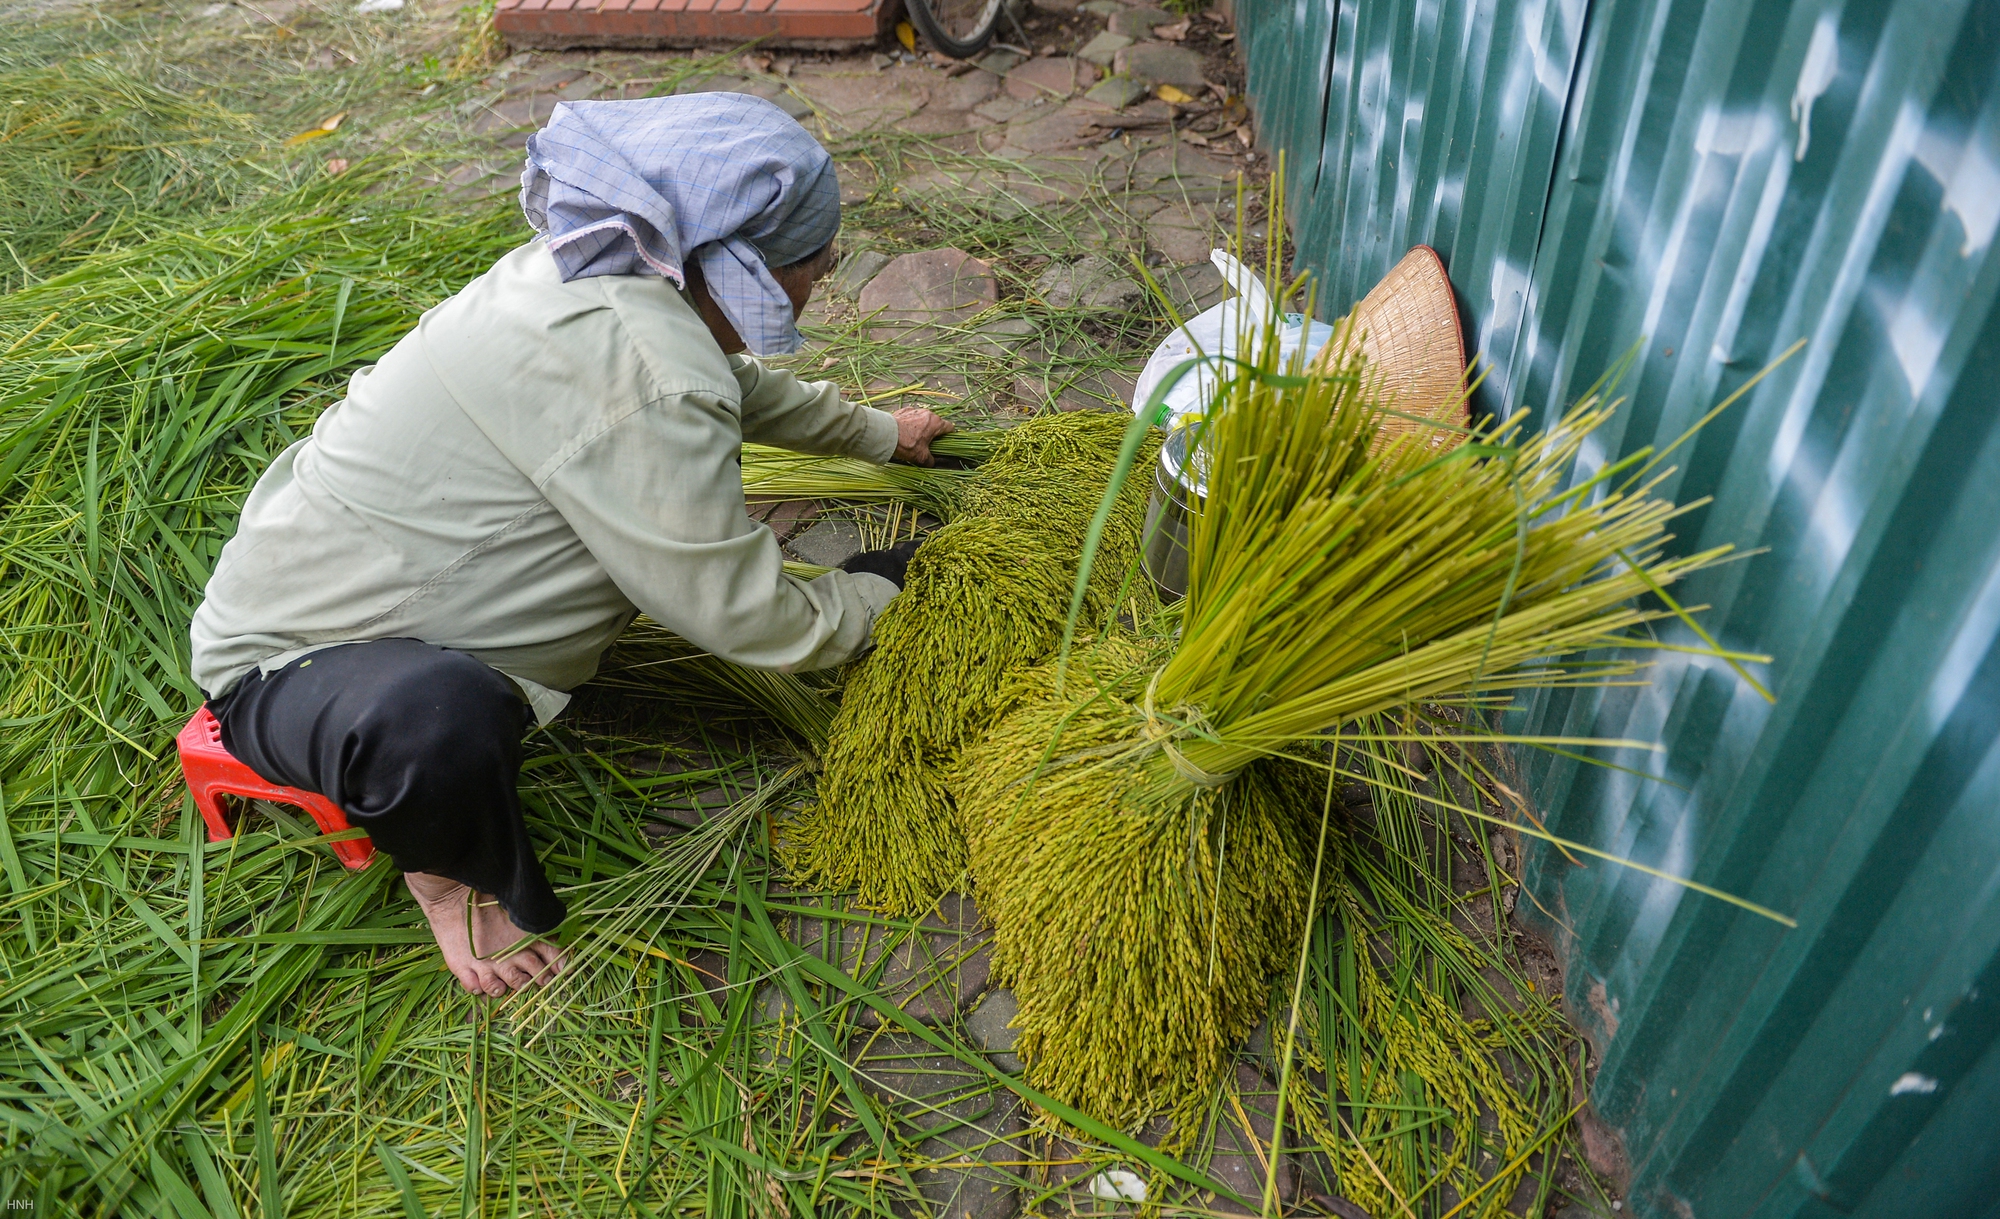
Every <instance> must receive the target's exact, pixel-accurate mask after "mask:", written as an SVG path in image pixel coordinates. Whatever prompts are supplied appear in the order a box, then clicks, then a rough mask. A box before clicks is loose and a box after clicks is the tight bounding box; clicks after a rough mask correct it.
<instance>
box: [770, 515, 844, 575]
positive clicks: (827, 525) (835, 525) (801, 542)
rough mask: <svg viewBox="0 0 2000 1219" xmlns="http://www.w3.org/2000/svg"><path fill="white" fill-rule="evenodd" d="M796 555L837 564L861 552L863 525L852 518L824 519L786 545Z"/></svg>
mask: <svg viewBox="0 0 2000 1219" xmlns="http://www.w3.org/2000/svg"><path fill="white" fill-rule="evenodd" d="M785 549H786V550H788V551H790V552H791V555H792V557H793V558H795V559H797V560H798V561H799V562H801V563H815V564H818V565H819V566H821V567H838V566H840V565H841V564H842V563H845V562H846V561H847V560H849V559H851V558H853V557H854V556H855V555H858V554H860V553H861V527H860V526H859V525H856V524H855V523H854V522H853V521H821V522H820V523H819V524H817V525H814V526H813V527H812V528H811V529H808V530H806V531H805V532H804V533H802V534H800V535H799V536H797V537H795V538H793V539H792V540H791V541H789V542H787V543H786V544H785Z"/></svg>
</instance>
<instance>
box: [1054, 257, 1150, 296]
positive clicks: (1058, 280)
mask: <svg viewBox="0 0 2000 1219" xmlns="http://www.w3.org/2000/svg"><path fill="white" fill-rule="evenodd" d="M1035 291H1036V293H1037V294H1038V295H1039V296H1041V298H1042V299H1043V300H1045V301H1047V302H1048V303H1049V304H1050V305H1052V306H1054V307H1055V308H1057V309H1076V308H1083V309H1129V308H1131V307H1132V306H1133V305H1136V304H1138V303H1139V302H1140V301H1141V300H1144V299H1145V296H1146V289H1145V287H1144V286H1143V285H1142V284H1140V283H1139V281H1138V280H1136V279H1134V278H1133V277H1132V276H1131V274H1130V273H1129V272H1128V271H1126V270H1125V268H1124V267H1122V266H1121V265H1119V264H1118V263H1115V262H1113V261H1112V260H1111V259H1109V258H1106V257H1104V256H1103V255H1102V254H1092V255H1089V256H1088V257H1085V258H1080V259H1078V260H1077V261H1075V262H1073V263H1070V264H1068V265H1062V264H1057V265H1056V266H1053V267H1050V268H1049V269H1048V270H1046V271H1044V272H1042V275H1041V278H1039V279H1037V280H1036V281H1035Z"/></svg>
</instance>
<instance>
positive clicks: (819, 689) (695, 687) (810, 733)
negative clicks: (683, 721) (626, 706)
mask: <svg viewBox="0 0 2000 1219" xmlns="http://www.w3.org/2000/svg"><path fill="white" fill-rule="evenodd" d="M596 680H597V683H598V684H599V685H602V686H605V687H607V688H609V689H614V690H618V691H620V692H622V693H626V694H630V695H633V696H636V697H639V698H647V699H667V700H670V701H672V702H674V703H676V704H678V705H680V706H689V707H714V708H719V709H723V710H737V709H741V708H743V707H745V706H749V707H752V708H755V709H757V710H759V711H762V712H764V713H765V714H766V715H768V716H770V717H771V718H772V719H774V720H776V721H777V722H778V723H779V724H780V725H782V726H783V727H784V728H786V729H787V730H788V731H790V732H791V733H793V734H794V735H795V736H797V737H798V738H799V739H800V740H801V741H803V742H804V743H805V744H806V745H808V746H810V747H811V748H812V749H814V750H818V749H820V748H821V747H823V746H824V745H825V743H826V739H827V736H828V735H829V734H830V733H831V732H832V730H833V720H834V714H835V712H836V711H837V710H838V709H839V708H838V706H837V705H836V704H835V703H834V701H833V699H832V698H831V697H829V696H828V694H827V691H826V688H825V685H824V684H822V683H824V682H826V681H827V678H826V677H823V676H821V675H819V674H797V673H780V672H778V671H776V670H773V669H752V668H748V667H746V666H744V665H739V664H732V663H731V662H729V661H726V660H723V659H721V658H719V657H716V656H711V655H709V654H708V653H706V652H703V651H701V650H700V649H699V648H696V647H695V646H694V645H693V644H690V643H688V642H687V641H686V640H684V639H682V638H681V637H680V636H678V635H675V634H674V633H673V632H671V631H669V630H667V629H666V628H665V627H663V626H661V625H660V624H659V623H657V622H654V621H653V620H652V619H650V618H645V617H641V618H639V619H637V620H636V621H634V622H633V623H632V625H631V626H629V627H627V628H626V629H625V633H624V634H623V635H620V636H619V637H618V642H617V643H616V644H614V645H612V648H611V650H610V651H609V652H608V653H606V654H605V657H604V660H603V663H602V664H601V665H599V667H598V673H597V679H596Z"/></svg>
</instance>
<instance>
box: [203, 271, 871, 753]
mask: <svg viewBox="0 0 2000 1219" xmlns="http://www.w3.org/2000/svg"><path fill="white" fill-rule="evenodd" d="M745 440H755V441H759V442H761V443H764V444H769V445H777V446H780V447H783V448H787V449H794V450H797V451H800V452H804V453H823V454H848V455H852V456H855V457H860V458H864V459H866V460H869V461H875V462H885V461H887V460H888V459H889V457H890V455H891V454H892V453H893V452H894V451H895V447H896V421H895V418H894V417H893V416H891V415H889V414H887V413H886V412H883V411H878V410H873V409H870V408H867V407H862V406H856V405H853V404H850V403H846V402H843V401H841V399H840V395H839V393H838V391H837V390H836V389H835V388H834V386H833V385H831V384H829V383H819V384H806V383H801V382H800V381H799V380H798V379H797V378H795V377H794V376H792V374H790V373H788V372H782V371H778V370H776V369H771V368H766V367H765V366H764V365H762V364H760V363H758V362H757V361H756V360H753V359H748V358H745V357H742V356H724V355H723V354H722V350H721V348H720V347H718V346H717V345H716V342H715V340H714V339H713V338H712V337H710V335H709V332H708V328H707V327H706V326H705V325H703V324H702V321H701V317H700V315H699V314H698V313H696V312H695V310H694V308H693V307H692V306H691V305H690V304H689V303H688V302H687V301H686V300H685V299H684V298H683V297H682V296H681V294H680V293H679V292H678V291H677V290H676V289H675V288H674V287H673V285H672V284H671V283H669V282H668V281H666V280H664V279H660V278H658V277H655V276H601V277H598V278H594V279H579V280H575V281H572V282H570V283H563V282H562V281H561V280H560V279H558V278H557V275H556V268H555V264H554V262H553V260H551V259H550V257H549V255H548V253H547V251H546V250H545V249H543V247H542V245H541V243H540V242H538V241H537V242H530V243H529V244H527V245H525V246H522V247H521V248H519V249H517V250H515V251H514V252H513V253H511V254H509V255H507V256H506V257H505V258H503V259H501V260H500V261H499V262H498V263H496V264H495V265H494V267H493V269H492V270H491V271H488V272H487V273H486V274H484V275H482V276H480V277H479V278H478V279H475V280H473V281H472V282H471V283H470V284H468V285H466V287H465V289H464V291H462V292H460V293H459V294H458V295H456V296H454V297H452V298H451V299H450V300H448V301H445V302H444V303H443V304H440V305H438V306H437V307H436V308H434V309H431V310H430V311H429V312H427V313H425V314H424V315H423V318H422V319H421V320H420V321H419V322H418V323H417V327H416V329H415V330H413V331H411V332H410V333H409V334H408V335H407V336H405V337H404V339H403V340H402V341H401V342H400V343H398V344H396V346H395V348H394V349H392V350H391V351H390V352H389V353H388V354H387V355H386V356H384V357H383V358H382V361H381V363H379V364H377V365H375V366H374V367H372V368H364V369H362V370H361V371H359V372H357V373H355V374H354V377H353V380H352V381H350V382H349V384H348V390H347V397H346V399H345V400H344V401H342V402H340V403H338V404H336V405H335V406H333V407H331V408H330V409H328V410H327V412H326V413H325V414H324V415H322V416H320V418H319V422H318V423H317V424H315V425H314V427H313V432H312V435H311V436H309V437H307V438H306V439H304V440H301V441H299V442H298V443H297V444H294V445H292V446H291V447H290V448H288V449H286V450H285V451H284V452H283V453H281V454H280V455H279V456H278V458H277V460H276V461H274V462H272V463H271V468H270V469H269V470H267V471H265V473H264V476H263V477H262V478H260V479H258V481H257V485H256V487H255V488H254V489H253V490H252V491H251V493H250V496H249V499H248V500H247V501H246V502H245V504H244V506H243V517H242V521H241V523H240V524H239V525H238V526H237V530H236V536H235V537H233V538H231V539H230V541H229V544H228V545H226V546H225V547H223V550H222V557H221V559H220V561H219V562H218V563H217V564H216V569H215V574H214V576H213V577H212V578H211V579H210V580H209V582H208V589H207V595H206V598H205V599H204V600H203V602H202V604H201V608H200V609H198V610H196V611H195V615H194V622H193V626H192V629H191V631H190V634H191V637H192V639H193V643H194V679H195V683H196V684H197V685H199V686H200V687H201V688H202V689H203V690H204V691H206V692H207V693H208V694H210V695H211V696H214V695H220V694H223V693H226V692H227V691H228V690H229V689H231V688H232V687H233V686H234V685H235V684H236V682H237V681H238V680H240V679H241V678H242V677H243V676H244V675H245V674H246V673H248V672H250V671H251V670H252V669H258V668H261V669H262V670H263V671H264V672H270V671H271V670H273V669H276V668H278V667H280V666H282V665H284V664H287V663H289V662H290V661H291V660H293V659H295V658H297V657H299V656H301V655H304V654H305V653H307V652H310V651H314V650H316V649H319V648H323V647H330V646H332V645H334V644H339V643H352V642H357V641H362V640H371V639H393V638H405V637H406V638H414V639H421V640H424V641H426V642H428V643H435V644H440V645H443V646H445V647H449V648H457V649H461V650H463V651H466V652H470V653H471V654H472V655H474V656H477V657H478V658H479V659H481V660H483V661H485V662H486V663H488V664H490V665H492V666H493V667H494V668H496V669H498V670H500V671H501V672H503V673H505V674H507V675H508V676H509V677H511V678H513V679H514V680H515V681H516V683H517V684H519V685H520V686H521V687H522V689H523V691H524V692H525V693H526V694H527V695H528V699H529V701H530V702H531V703H532V704H533V705H534V709H535V713H536V716H537V718H538V719H539V720H541V721H542V722H544V723H546V722H547V721H548V720H549V719H550V718H551V717H552V716H554V715H555V714H556V712H557V711H559V710H561V709H562V707H563V704H565V703H566V702H568V701H569V696H568V694H567V693H565V692H566V691H569V690H572V689H574V688H575V687H577V686H578V685H580V684H582V683H583V682H585V681H587V680H589V678H590V677H591V675H592V674H593V673H595V672H596V671H597V661H598V657H599V655H600V654H601V653H602V652H603V651H604V649H605V648H606V647H608V646H610V644H611V642H612V640H614V639H616V638H617V637H618V634H619V632H621V631H623V630H624V629H625V627H626V625H627V624H628V623H630V622H631V620H632V618H633V616H634V615H635V614H636V613H638V612H640V611H643V612H645V613H646V614H647V615H648V616H650V617H652V618H653V619H654V620H656V621H658V622H659V623H661V624H662V625H664V626H666V627H667V628H668V629H669V630H672V631H674V632H675V633H676V634H678V635H680V636H682V637H683V638H685V639H687V640H688V641H689V642H691V643H693V644H694V645H696V646H697V647H700V648H703V649H706V650H708V651H710V652H713V653H715V654H716V655H718V656H721V657H724V658H726V659H729V660H733V661H737V662H739V663H741V664H746V665H752V666H756V667H759V668H769V669H787V670H799V669H813V668H821V667H824V666H827V665H833V664H838V663H840V662H841V661H844V660H847V659H850V658H851V657H853V656H855V655H856V654H858V653H859V652H860V651H861V650H862V649H863V648H865V647H866V646H867V643H868V638H869V630H870V628H871V626H872V625H873V623H874V620H875V617H876V615H877V614H879V613H880V612H881V611H882V609H883V607H884V606H886V605H887V604H888V601H889V598H890V597H892V596H894V595H895V591H896V586H895V585H894V584H892V583H890V582H889V581H887V580H885V579H882V578H881V577H880V576H873V575H849V574H848V573H846V572H841V571H834V572H829V573H827V574H826V575H823V576H821V577H819V578H818V579H816V580H812V581H810V582H807V581H804V580H799V579H795V578H793V577H791V576H787V575H786V574H785V573H784V571H783V567H782V563H783V559H782V556H781V555H780V553H779V550H778V543H777V540H776V538H774V537H773V536H772V534H771V531H770V530H769V529H766V528H765V527H764V526H762V525H759V524H756V523H755V522H753V521H751V520H750V519H749V517H748V515H746V512H745V508H744V502H743V482H742V468H741V465H740V460H739V454H740V449H741V446H742V443H743V442H744V441H745Z"/></svg>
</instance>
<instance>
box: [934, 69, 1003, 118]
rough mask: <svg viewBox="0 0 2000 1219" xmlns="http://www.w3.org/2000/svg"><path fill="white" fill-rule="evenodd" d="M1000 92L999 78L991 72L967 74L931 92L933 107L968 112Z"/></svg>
mask: <svg viewBox="0 0 2000 1219" xmlns="http://www.w3.org/2000/svg"><path fill="white" fill-rule="evenodd" d="M999 91H1000V78H999V77H997V76H995V75H993V73H991V72H979V71H973V72H967V73H966V74H965V75H963V76H958V77H953V78H952V79H950V80H947V81H945V82H944V83H943V84H942V85H939V86H937V87H936V88H934V89H932V90H931V102H930V104H931V105H932V106H933V107H943V108H944V109H946V110H970V109H972V108H973V107H974V106H977V105H978V104H979V103H981V102H983V101H985V100H987V99H988V98H990V97H992V96H993V95H994V94H995V93H997V92H999Z"/></svg>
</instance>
